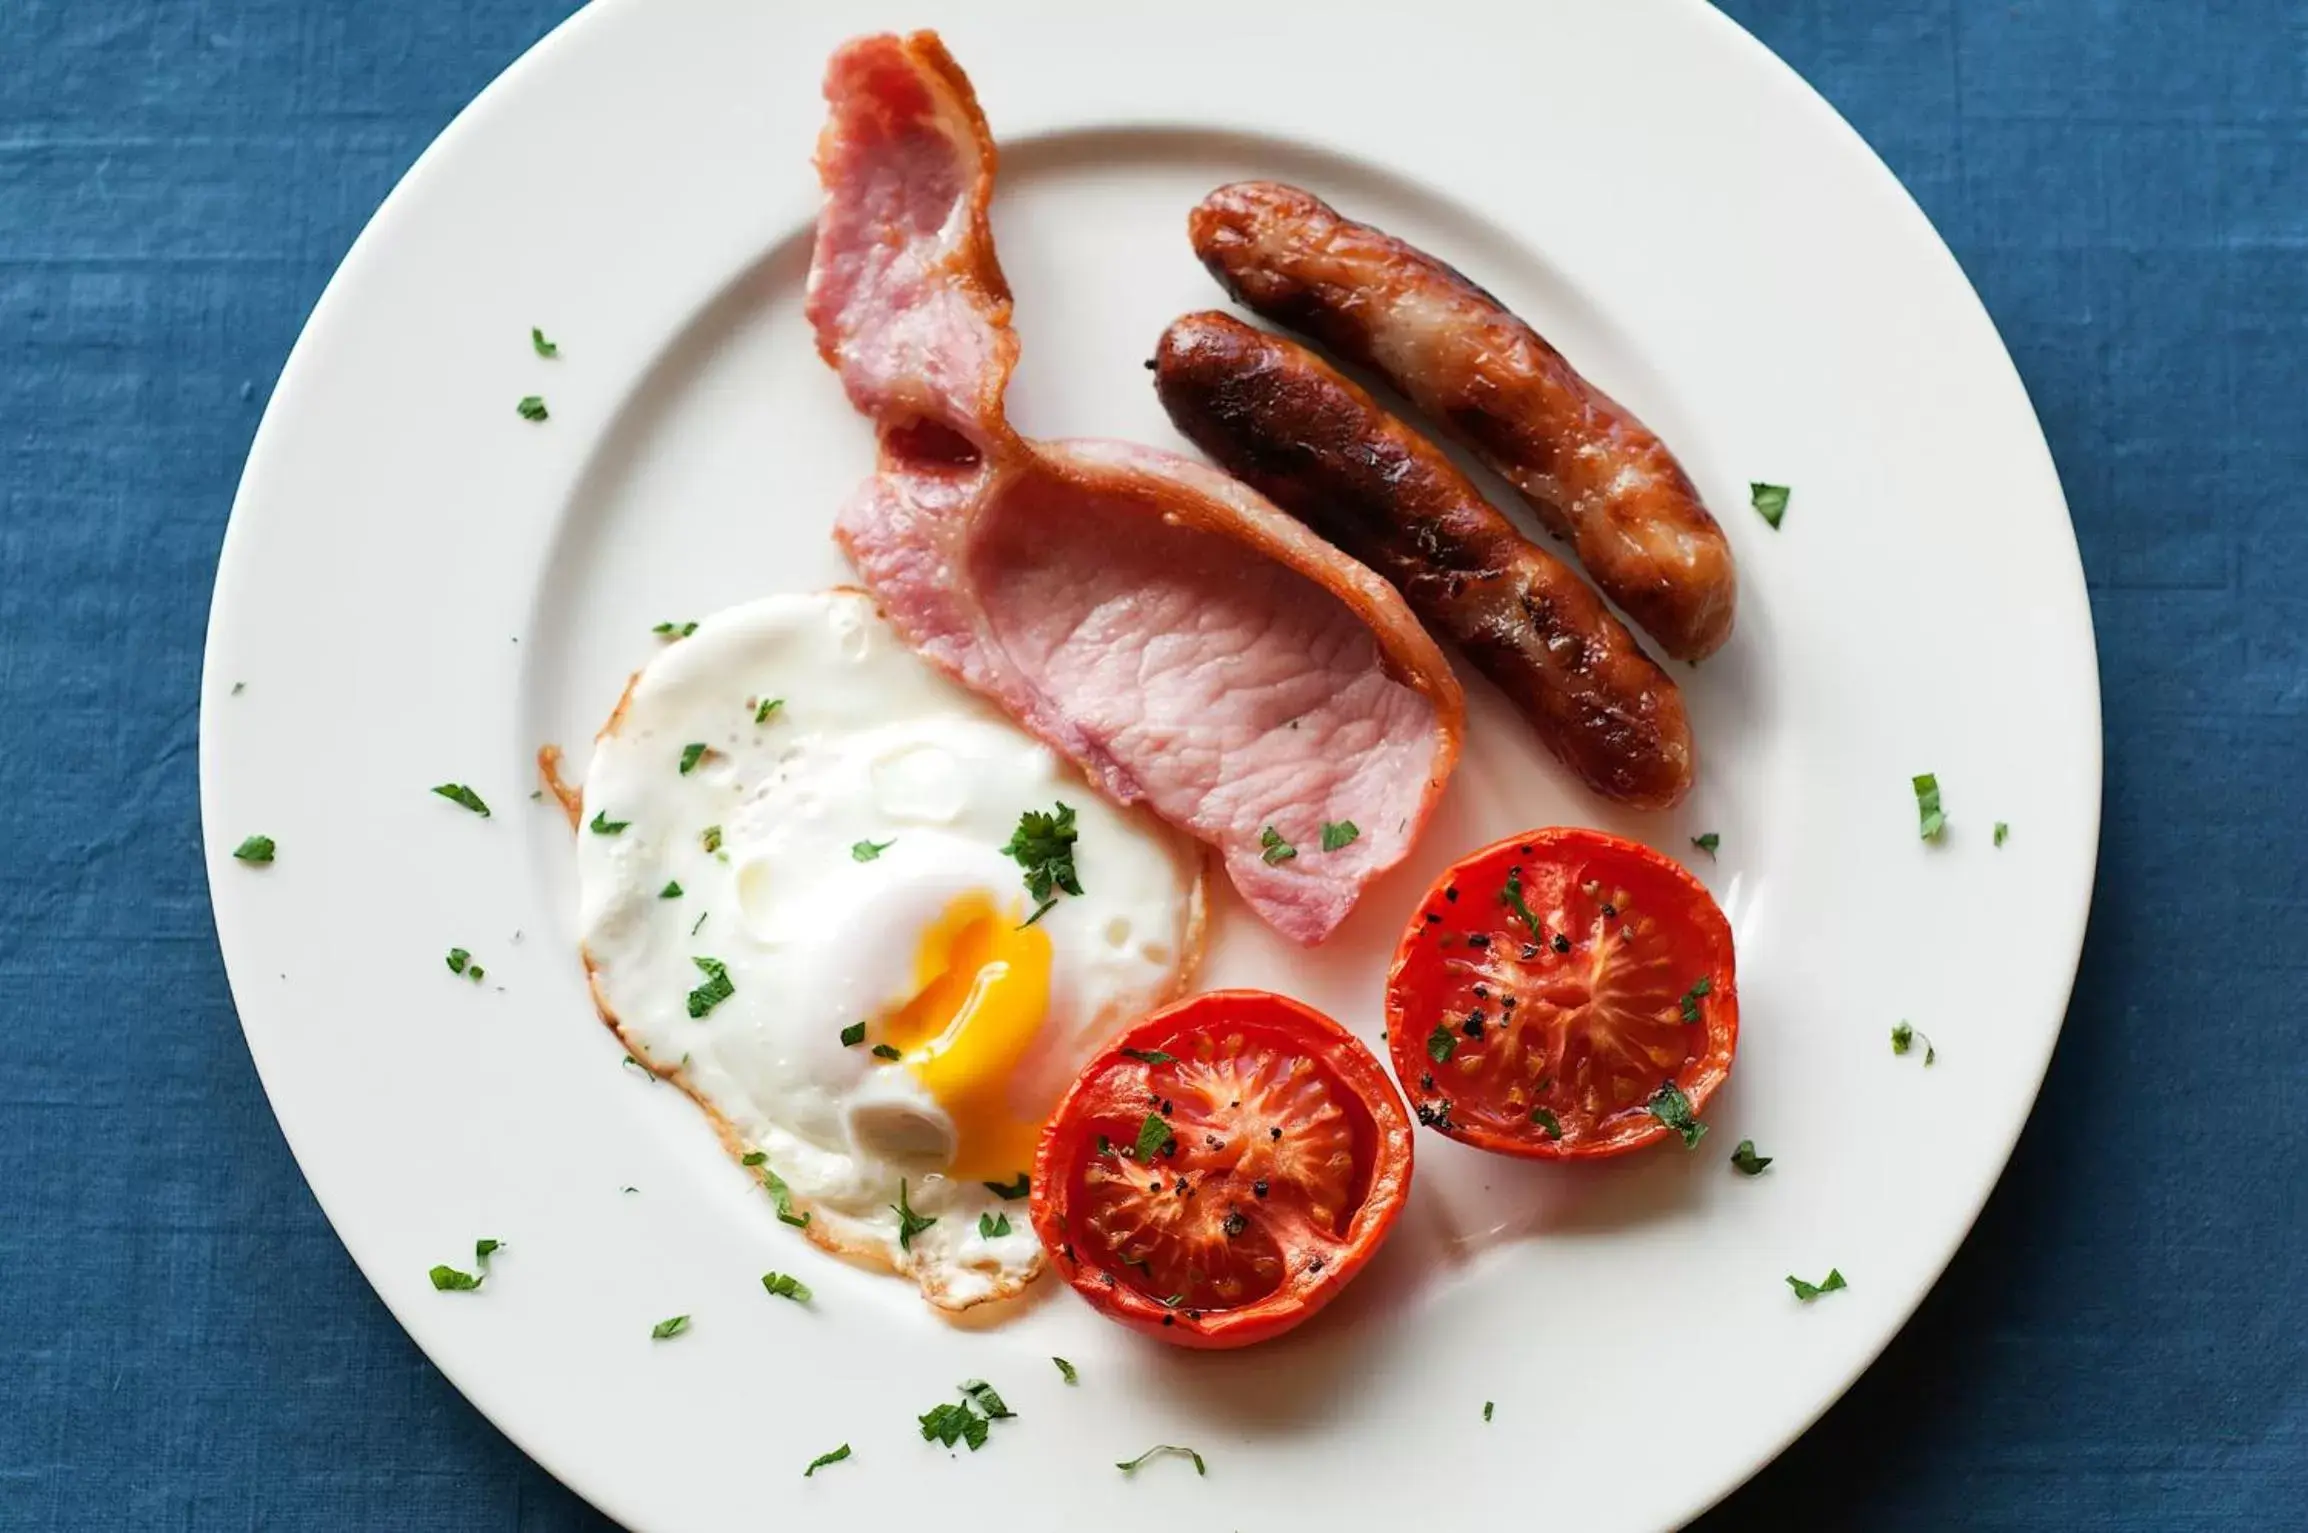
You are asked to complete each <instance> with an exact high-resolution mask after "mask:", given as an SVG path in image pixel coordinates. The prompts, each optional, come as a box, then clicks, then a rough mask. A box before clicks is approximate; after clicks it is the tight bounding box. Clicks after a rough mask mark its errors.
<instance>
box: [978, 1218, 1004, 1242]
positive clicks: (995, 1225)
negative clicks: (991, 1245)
mask: <svg viewBox="0 0 2308 1533" xmlns="http://www.w3.org/2000/svg"><path fill="white" fill-rule="evenodd" d="M978 1233H979V1234H981V1235H983V1236H985V1237H986V1238H987V1239H988V1240H999V1239H1001V1238H1002V1237H1003V1236H1004V1235H1007V1234H1009V1233H1010V1216H1009V1215H1008V1214H980V1215H978Z"/></svg>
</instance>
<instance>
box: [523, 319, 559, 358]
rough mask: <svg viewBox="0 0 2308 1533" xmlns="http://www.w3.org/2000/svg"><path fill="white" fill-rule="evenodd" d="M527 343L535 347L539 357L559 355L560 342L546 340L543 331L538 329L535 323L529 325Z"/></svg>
mask: <svg viewBox="0 0 2308 1533" xmlns="http://www.w3.org/2000/svg"><path fill="white" fill-rule="evenodd" d="M529 344H530V345H531V346H533V347H535V348H536V351H537V355H539V356H541V357H557V356H559V355H561V346H560V343H559V342H557V341H548V340H547V339H545V332H544V331H542V330H540V329H538V328H537V327H536V326H535V325H531V326H530V327H529Z"/></svg>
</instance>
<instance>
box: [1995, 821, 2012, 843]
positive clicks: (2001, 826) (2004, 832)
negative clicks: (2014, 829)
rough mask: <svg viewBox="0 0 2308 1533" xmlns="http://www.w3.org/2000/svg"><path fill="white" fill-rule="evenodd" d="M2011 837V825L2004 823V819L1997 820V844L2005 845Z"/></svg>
mask: <svg viewBox="0 0 2308 1533" xmlns="http://www.w3.org/2000/svg"><path fill="white" fill-rule="evenodd" d="M2010 839H2011V827H2010V826H2009V825H2007V824H2005V823H2004V822H2003V821H2001V820H1998V821H1996V822H1995V844H1996V845H1998V846H2001V845H2003V844H2004V843H2005V842H2006V841H2009V840H2010Z"/></svg>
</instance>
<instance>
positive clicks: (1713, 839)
mask: <svg viewBox="0 0 2308 1533" xmlns="http://www.w3.org/2000/svg"><path fill="white" fill-rule="evenodd" d="M1691 844H1692V845H1693V846H1695V847H1697V848H1699V850H1701V851H1702V852H1705V853H1706V854H1707V855H1708V856H1710V857H1712V856H1714V855H1715V849H1716V848H1717V847H1719V846H1721V845H1722V844H1723V838H1722V837H1721V836H1720V835H1718V834H1716V833H1715V832H1714V831H1708V832H1707V833H1706V834H1705V835H1703V836H1693V837H1692V838H1691Z"/></svg>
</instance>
